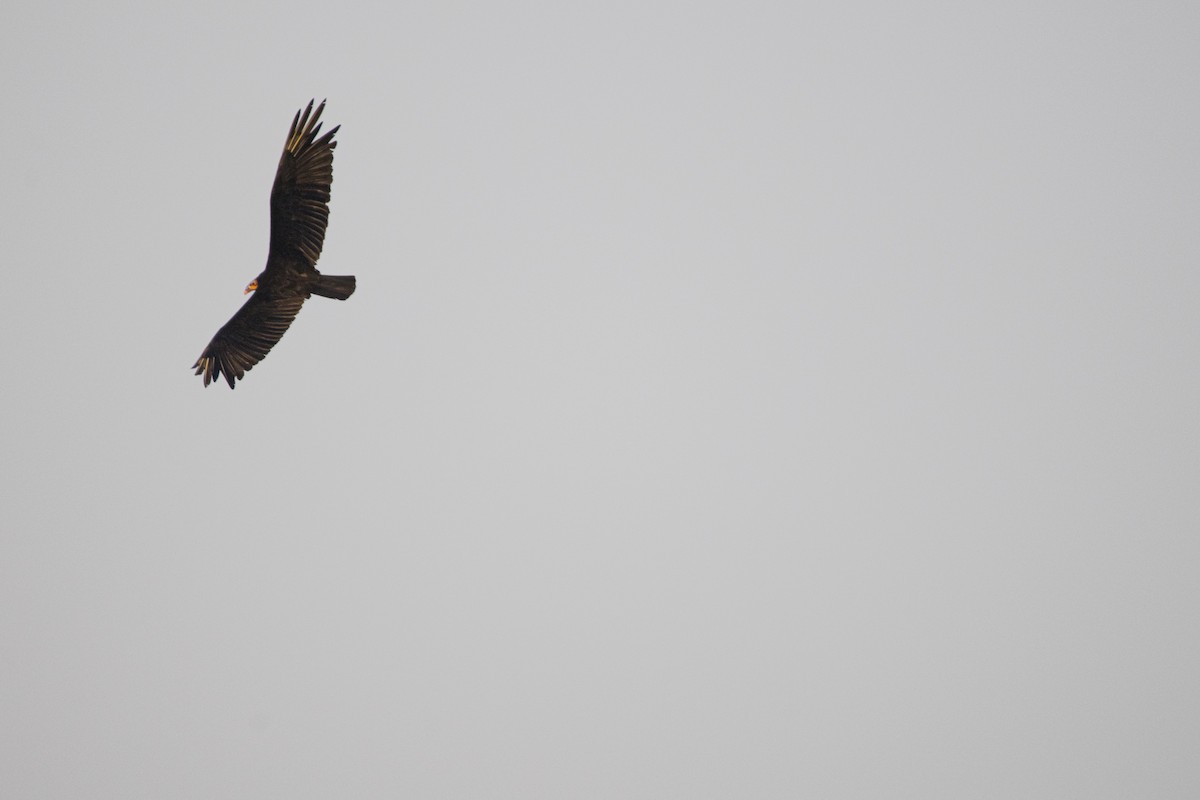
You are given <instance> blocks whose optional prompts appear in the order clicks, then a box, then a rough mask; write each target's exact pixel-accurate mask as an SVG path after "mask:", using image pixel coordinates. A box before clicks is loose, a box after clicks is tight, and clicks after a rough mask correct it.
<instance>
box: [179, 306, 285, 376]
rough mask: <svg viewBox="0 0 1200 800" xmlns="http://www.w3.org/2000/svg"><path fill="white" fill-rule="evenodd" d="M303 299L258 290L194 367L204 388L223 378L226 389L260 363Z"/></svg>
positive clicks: (226, 325)
mask: <svg viewBox="0 0 1200 800" xmlns="http://www.w3.org/2000/svg"><path fill="white" fill-rule="evenodd" d="M304 300H305V296H304V295H302V294H300V295H287V296H283V297H279V296H275V295H272V294H271V293H270V292H263V291H261V290H260V291H258V292H255V293H254V294H253V295H251V297H250V299H249V300H247V301H246V302H245V303H244V304H243V305H242V307H241V308H240V309H238V312H237V313H236V314H234V315H233V317H232V318H231V319H230V320H229V322H226V323H225V325H224V326H223V327H222V328H221V330H219V331H217V335H216V336H214V337H213V339H212V341H211V342H209V343H208V347H206V348H204V352H203V353H201V354H200V358H199V359H197V360H196V363H195V364H193V365H192V366H194V367H195V368H196V374H197V375H203V376H204V385H205V386H208V384H209V383H211V382H213V381H215V380H219V379H220V377H221V376H222V375H224V376H225V380H226V382H227V383H228V384H229V388H230V389H233V388H234V385H233V384H234V381H237V380H241V379H242V378H243V377H245V375H246V372H247V370H249V369H250V368H251V367H253V366H254V365H255V364H257V363H258V362H259V361H262V360H263V358H265V357H266V355H267V353H269V352H270V351H271V348H272V347H274V346H275V343H276V342H278V341H279V339H280V338H281V337H282V336H283V334H284V331H286V330H287V329H288V326H289V325H291V324H292V320H294V319H295V318H296V314H297V313H299V311H300V306H302V305H304Z"/></svg>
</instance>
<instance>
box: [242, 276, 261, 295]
mask: <svg viewBox="0 0 1200 800" xmlns="http://www.w3.org/2000/svg"><path fill="white" fill-rule="evenodd" d="M257 288H258V278H255V279H254V280H252V281H250V282H249V283H248V284H246V291H244V292H242V294H250V293H251V292H253V291H254V290H255V289H257Z"/></svg>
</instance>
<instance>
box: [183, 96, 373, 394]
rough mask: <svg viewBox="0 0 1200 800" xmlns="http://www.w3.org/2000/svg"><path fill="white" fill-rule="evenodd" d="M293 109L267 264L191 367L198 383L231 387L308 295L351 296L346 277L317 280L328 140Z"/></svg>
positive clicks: (328, 178) (315, 122) (315, 121)
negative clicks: (199, 379)
mask: <svg viewBox="0 0 1200 800" xmlns="http://www.w3.org/2000/svg"><path fill="white" fill-rule="evenodd" d="M324 110H325V101H321V105H319V106H317V109H316V111H313V103H312V102H309V104H308V108H305V109H303V111H297V112H296V116H295V117H294V118H293V119H292V127H291V129H290V130H289V131H288V136H287V142H286V143H285V144H284V146H283V156H282V157H281V158H280V159H279V168H278V169H277V170H276V172H275V185H274V186H272V187H271V244H270V248H269V250H268V253H267V265H266V267H265V268H264V269H263V271H262V272H261V273H260V274H259V276H258V277H257V278H255V279H254V280H252V281H251V282H250V284H249V285H248V286H247V287H246V291H245V293H246V294H250V293H251V292H253V296H251V297H250V299H249V300H247V301H246V302H245V304H244V305H242V307H241V308H240V309H239V310H238V312H237V313H236V314H234V315H233V317H232V318H231V319H230V320H229V322H226V323H225V325H224V326H223V327H222V328H221V330H219V331H217V335H216V336H214V337H213V339H212V341H211V342H209V343H208V347H206V348H204V352H203V353H201V354H200V358H199V359H197V360H196V363H195V364H193V365H192V366H193V367H195V369H196V374H197V375H203V376H204V385H205V386H208V384H210V383H212V382H213V381H217V380H219V379H220V378H221V376H224V377H225V381H226V383H228V384H229V388H230V389H233V388H235V386H234V384H235V382H236V381H239V380H242V379H243V378H245V376H246V372H247V371H249V370H250V369H251V368H252V367H253V366H254V365H255V364H257V363H258V362H259V361H262V360H263V359H264V358H265V357H266V355H267V353H269V352H270V351H271V348H272V347H274V346H275V343H276V342H278V341H279V339H280V338H281V337H282V336H283V334H284V331H286V330H287V329H288V326H289V325H291V324H292V320H294V319H295V318H296V314H297V313H299V311H300V306H302V305H304V301H305V300H307V299H308V298H309V297H310V296H311V295H314V294H315V295H320V296H321V297H332V298H333V299H334V300H345V299H346V298H348V297H349V296H350V295H352V294H354V283H355V282H354V276H353V275H322V274H321V273H320V272H317V259H318V258H320V257H321V246H322V245H323V244H324V242H325V228H326V226H327V225H328V224H329V186H330V184H331V183H332V182H333V149H334V148H335V147H337V142H335V141H334V140H333V135H334V134H335V133H337V132H338V128H340V127H341V126H340V125H338V126H336V127H334V128H332V129H331V130H330V131H329V132H328V133H326V134H325V135H324V136H321V138H319V139H318V138H317V136H318V135H319V134H320V132H321V123H320V119H321V112H322V111H324Z"/></svg>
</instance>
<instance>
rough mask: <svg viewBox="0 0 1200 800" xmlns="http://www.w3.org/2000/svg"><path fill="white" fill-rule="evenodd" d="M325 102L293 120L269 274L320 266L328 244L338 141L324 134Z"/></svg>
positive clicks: (275, 206)
mask: <svg viewBox="0 0 1200 800" xmlns="http://www.w3.org/2000/svg"><path fill="white" fill-rule="evenodd" d="M324 110H325V101H324V100H322V101H321V105H319V106H317V110H316V111H315V112H314V111H313V104H312V102H309V104H308V108H306V109H304V111H303V112H300V111H297V112H296V116H295V117H294V118H293V119H292V128H291V130H290V131H289V132H288V138H287V143H286V144H285V145H284V148H283V156H282V157H280V159H279V169H277V170H276V171H275V185H274V186H272V187H271V250H270V254H269V255H268V258H267V271H268V272H270V271H271V269H272V266H278V265H280V264H284V263H295V262H296V261H301V262H302V263H304V264H305V265H307V267H308V268H309V269H311V268H313V267H315V266H316V263H317V259H318V258H320V257H321V247H322V246H323V245H324V244H325V228H326V226H327V225H328V224H329V186H330V184H332V183H333V149H334V148H335V147H337V142H335V141H333V135H334V134H335V133H337V132H338V128H340V127H341V126H340V125H339V126H336V127H334V128H333V129H332V130H331V131H329V133H327V134H325V135H324V136H322V137H321V138H320V139H318V138H317V134H318V133H320V132H321V123H320V122H319V120H320V118H321V112H322V111H324Z"/></svg>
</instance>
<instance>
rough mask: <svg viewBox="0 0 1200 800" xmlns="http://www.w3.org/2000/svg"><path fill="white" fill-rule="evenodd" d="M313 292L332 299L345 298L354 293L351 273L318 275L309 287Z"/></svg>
mask: <svg viewBox="0 0 1200 800" xmlns="http://www.w3.org/2000/svg"><path fill="white" fill-rule="evenodd" d="M308 288H309V291H311V292H312V293H313V294H319V295H321V297H332V298H333V299H334V300H345V299H346V298H347V297H349V296H350V295H352V294H354V276H353V275H318V276H317V280H316V281H315V282H313V283H312V284H311V285H310V286H309V287H308Z"/></svg>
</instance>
